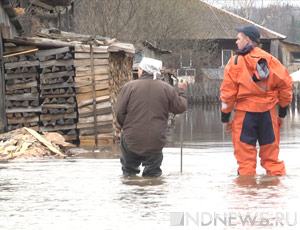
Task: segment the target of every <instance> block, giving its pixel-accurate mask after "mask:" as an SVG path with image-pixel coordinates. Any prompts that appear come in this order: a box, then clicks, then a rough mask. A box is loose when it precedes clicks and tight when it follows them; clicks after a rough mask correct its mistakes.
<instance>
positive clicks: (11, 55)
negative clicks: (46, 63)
mask: <svg viewBox="0 0 300 230" xmlns="http://www.w3.org/2000/svg"><path fill="white" fill-rule="evenodd" d="M38 50H39V49H38V48H35V49H29V50H24V51H21V52H17V53H11V54H6V55H4V56H3V58H7V57H13V56H18V55H20V54H28V53H32V52H36V51H38Z"/></svg>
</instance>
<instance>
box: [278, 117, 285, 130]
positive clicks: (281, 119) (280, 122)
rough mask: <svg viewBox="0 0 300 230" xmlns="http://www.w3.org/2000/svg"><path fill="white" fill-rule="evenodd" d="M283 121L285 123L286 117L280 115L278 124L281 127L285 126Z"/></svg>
mask: <svg viewBox="0 0 300 230" xmlns="http://www.w3.org/2000/svg"><path fill="white" fill-rule="evenodd" d="M283 123H284V118H282V117H278V126H279V128H281V127H282V126H283Z"/></svg>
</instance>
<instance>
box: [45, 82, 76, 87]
mask: <svg viewBox="0 0 300 230" xmlns="http://www.w3.org/2000/svg"><path fill="white" fill-rule="evenodd" d="M69 87H74V83H67V82H64V83H59V84H51V85H48V84H47V85H41V86H40V88H41V89H59V88H69Z"/></svg>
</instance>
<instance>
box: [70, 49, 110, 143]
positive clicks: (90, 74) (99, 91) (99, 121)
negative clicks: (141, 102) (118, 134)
mask: <svg viewBox="0 0 300 230" xmlns="http://www.w3.org/2000/svg"><path fill="white" fill-rule="evenodd" d="M107 48H108V47H107V46H101V47H96V46H89V45H80V46H75V60H74V66H75V68H76V78H75V89H76V99H77V105H78V116H79V119H78V123H77V129H78V130H79V139H80V145H81V146H84V145H95V144H109V143H111V142H112V141H113V126H112V124H113V122H112V120H113V115H112V107H111V102H110V84H109V53H108V51H107Z"/></svg>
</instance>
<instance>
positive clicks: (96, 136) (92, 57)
mask: <svg viewBox="0 0 300 230" xmlns="http://www.w3.org/2000/svg"><path fill="white" fill-rule="evenodd" d="M90 55H91V75H92V89H93V111H94V135H95V147H96V148H97V147H98V129H97V108H96V86H95V69H94V51H93V45H92V44H90Z"/></svg>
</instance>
